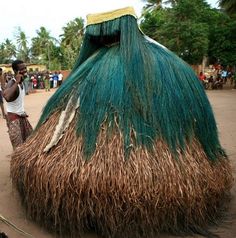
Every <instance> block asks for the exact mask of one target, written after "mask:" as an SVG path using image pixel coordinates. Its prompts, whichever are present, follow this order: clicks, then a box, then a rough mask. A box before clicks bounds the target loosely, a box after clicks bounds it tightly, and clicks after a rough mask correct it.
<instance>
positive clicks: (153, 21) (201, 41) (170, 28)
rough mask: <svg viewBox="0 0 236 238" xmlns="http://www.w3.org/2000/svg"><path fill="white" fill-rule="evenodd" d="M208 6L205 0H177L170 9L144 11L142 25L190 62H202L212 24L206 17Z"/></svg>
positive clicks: (147, 31) (159, 40) (145, 31)
mask: <svg viewBox="0 0 236 238" xmlns="http://www.w3.org/2000/svg"><path fill="white" fill-rule="evenodd" d="M189 9H191V14H190V13H189V12H190V10H189ZM209 9H210V6H209V5H208V4H207V3H206V1H204V0H195V1H192V0H179V1H175V2H173V4H172V7H171V8H165V9H156V10H155V11H152V12H149V13H145V14H144V17H143V20H142V22H141V28H142V30H143V31H144V33H146V34H147V35H150V36H151V37H152V38H154V39H155V40H157V41H158V42H160V43H161V44H163V45H165V46H166V47H167V48H169V49H170V50H172V51H174V52H175V53H176V54H178V55H179V56H180V57H182V58H183V59H184V60H186V61H187V62H188V63H190V64H197V63H201V61H202V59H203V57H204V56H206V55H207V52H208V44H209V40H208V38H209V26H208V24H207V22H206V20H205V18H206V16H207V12H208V10H209ZM150 33H151V34H150Z"/></svg>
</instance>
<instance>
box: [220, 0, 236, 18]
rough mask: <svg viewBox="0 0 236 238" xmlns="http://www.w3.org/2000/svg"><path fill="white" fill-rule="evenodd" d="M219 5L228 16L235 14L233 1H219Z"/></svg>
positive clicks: (235, 3) (235, 6) (235, 8)
mask: <svg viewBox="0 0 236 238" xmlns="http://www.w3.org/2000/svg"><path fill="white" fill-rule="evenodd" d="M219 5H220V6H221V7H222V8H223V9H224V10H225V11H226V12H227V13H228V14H229V15H231V14H235V13H236V1H235V0H220V1H219Z"/></svg>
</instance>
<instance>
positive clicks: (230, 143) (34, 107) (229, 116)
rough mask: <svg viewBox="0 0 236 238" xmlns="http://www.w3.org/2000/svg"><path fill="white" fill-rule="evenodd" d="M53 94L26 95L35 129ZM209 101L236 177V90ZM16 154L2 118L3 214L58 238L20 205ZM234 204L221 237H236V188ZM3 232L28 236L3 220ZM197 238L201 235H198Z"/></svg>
mask: <svg viewBox="0 0 236 238" xmlns="http://www.w3.org/2000/svg"><path fill="white" fill-rule="evenodd" d="M52 94H53V91H51V92H44V91H38V92H37V93H34V94H31V95H28V96H26V98H25V108H26V111H27V112H28V114H29V115H30V117H29V120H30V122H31V124H32V125H33V126H35V125H36V123H37V120H38V118H39V116H40V113H41V111H42V107H43V106H44V104H45V103H46V101H47V100H48V99H49V97H50V96H51V95H52ZM207 94H208V97H209V100H210V102H211V105H212V107H213V110H214V113H215V116H216V121H217V124H218V129H219V136H220V140H221V144H222V146H223V147H224V148H225V149H226V152H227V154H228V155H229V159H230V160H231V162H232V166H233V169H234V177H235V176H236V172H235V169H236V90H216V91H212V90H209V91H207ZM11 153H12V147H11V143H10V141H9V137H8V134H7V127H6V123H5V120H3V118H2V117H0V215H3V216H4V217H6V218H7V219H8V220H9V221H11V222H12V223H14V224H15V225H17V227H19V228H21V229H23V230H24V231H26V232H28V233H30V234H31V235H32V236H33V237H35V238H55V237H57V236H56V235H54V234H50V233H48V232H47V231H46V230H44V229H43V228H41V227H40V226H38V225H37V224H35V223H34V222H33V221H30V220H28V219H27V218H26V216H25V213H24V208H23V207H22V206H21V204H20V199H19V197H18V194H17V192H15V191H14V189H13V188H12V184H11V180H10V154H11ZM232 195H233V198H232V201H231V203H230V209H229V211H228V215H229V216H228V218H227V222H225V223H224V224H219V226H218V227H213V228H212V231H214V232H216V233H217V234H218V235H219V236H220V237H221V238H236V197H235V195H236V186H235V183H234V186H233V188H232ZM0 231H4V232H5V233H7V235H8V237H9V238H21V237H25V236H24V235H21V234H19V233H17V232H16V231H15V230H13V229H12V228H10V227H9V226H7V225H5V224H4V223H2V222H1V221H0ZM85 237H86V238H95V237H97V236H96V235H94V234H88V235H86V236H84V238H85ZM160 237H161V238H164V237H165V238H171V236H167V235H161V236H160ZM195 237H197V236H195ZM198 237H199V236H198ZM121 238H124V237H121Z"/></svg>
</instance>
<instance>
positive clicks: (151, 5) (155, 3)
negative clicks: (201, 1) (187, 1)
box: [143, 0, 179, 10]
mask: <svg viewBox="0 0 236 238" xmlns="http://www.w3.org/2000/svg"><path fill="white" fill-rule="evenodd" d="M143 1H144V2H146V3H147V5H146V6H145V9H146V10H155V9H158V8H161V7H162V5H163V4H171V5H172V6H174V5H176V4H177V3H178V1H179V0H165V1H163V0H143Z"/></svg>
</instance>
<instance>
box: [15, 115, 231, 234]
mask: <svg viewBox="0 0 236 238" xmlns="http://www.w3.org/2000/svg"><path fill="white" fill-rule="evenodd" d="M58 118H59V113H55V114H54V115H53V116H51V117H50V118H49V120H48V121H47V122H46V123H45V124H43V125H42V126H41V128H39V130H38V131H37V132H36V133H35V134H34V135H32V136H31V137H30V138H29V140H28V141H27V142H26V143H25V144H24V145H23V146H21V147H19V148H18V149H17V150H16V151H15V153H14V154H13V157H12V160H11V176H12V180H13V184H14V185H15V186H16V187H17V189H18V190H19V192H20V195H21V196H22V198H23V202H24V204H25V206H26V209H27V213H28V215H29V216H30V217H31V218H33V219H34V220H36V221H37V222H40V223H41V224H42V225H44V226H46V227H47V228H49V229H52V230H54V231H57V232H59V233H61V232H67V233H69V234H72V236H73V234H77V236H76V235H75V236H76V237H78V234H82V233H83V232H86V231H88V230H94V231H95V232H97V233H99V234H102V235H104V236H106V237H119V238H121V237H126V238H128V237H151V236H152V235H153V234H155V233H157V232H160V231H169V232H177V233H179V232H185V231H186V232H190V231H195V230H197V229H199V228H200V229H202V228H203V229H205V228H206V224H208V223H209V222H211V221H213V220H214V219H215V218H216V217H217V215H218V211H219V210H220V209H219V208H220V207H221V206H222V204H223V201H224V199H225V197H226V195H227V194H228V192H229V190H230V188H231V185H232V174H231V168H230V165H229V162H228V160H227V159H225V158H219V159H218V161H217V162H211V161H209V160H208V159H207V157H206V155H205V153H204V151H203V149H202V148H201V146H200V144H199V143H198V142H197V141H196V140H195V141H192V143H191V144H189V145H188V146H187V148H186V151H185V152H184V153H181V152H179V154H178V156H179V158H178V159H177V158H174V157H173V156H172V155H171V153H170V150H169V149H168V147H167V145H166V144H165V143H164V142H163V141H157V142H156V144H155V146H154V148H153V150H154V151H153V152H149V151H148V150H147V149H145V148H141V147H140V148H133V149H132V150H131V154H130V157H129V159H127V160H126V159H125V158H124V156H123V155H124V151H123V138H122V135H121V134H120V133H119V132H118V130H117V131H116V132H114V133H113V134H112V135H111V136H109V137H108V136H107V133H106V132H107V130H106V128H105V127H103V129H101V132H100V135H99V138H98V141H97V147H96V151H95V153H94V154H93V156H92V158H91V159H90V160H88V161H85V159H84V158H83V154H82V146H83V143H82V138H77V137H76V134H75V122H74V121H72V123H71V125H70V127H69V128H68V129H67V131H66V132H65V134H64V136H63V137H62V139H61V140H60V141H59V143H58V144H57V145H56V146H54V147H53V148H52V149H51V150H50V151H49V152H48V153H45V152H43V150H44V148H45V147H46V145H47V144H48V143H49V141H50V139H51V138H52V135H53V132H54V130H55V126H56V124H57V122H58Z"/></svg>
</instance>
